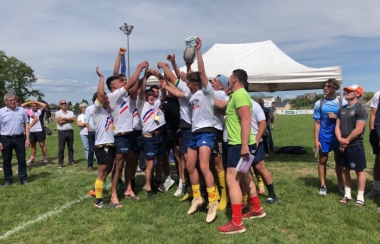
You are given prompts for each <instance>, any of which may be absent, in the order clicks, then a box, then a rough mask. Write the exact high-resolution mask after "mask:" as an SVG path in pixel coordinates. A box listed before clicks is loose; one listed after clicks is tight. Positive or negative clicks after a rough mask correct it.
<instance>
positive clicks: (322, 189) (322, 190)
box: [319, 186, 327, 197]
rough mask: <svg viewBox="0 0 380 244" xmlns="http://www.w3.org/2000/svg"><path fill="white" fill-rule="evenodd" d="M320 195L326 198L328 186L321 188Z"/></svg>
mask: <svg viewBox="0 0 380 244" xmlns="http://www.w3.org/2000/svg"><path fill="white" fill-rule="evenodd" d="M319 195H321V196H324V197H325V196H326V195H327V188H326V186H321V188H319Z"/></svg>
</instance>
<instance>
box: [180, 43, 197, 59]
mask: <svg viewBox="0 0 380 244" xmlns="http://www.w3.org/2000/svg"><path fill="white" fill-rule="evenodd" d="M195 39H197V37H196V36H191V37H188V38H186V39H185V42H186V48H185V51H184V52H183V60H185V63H186V64H191V63H193V62H194V59H195V46H196V45H197V43H196V42H195Z"/></svg>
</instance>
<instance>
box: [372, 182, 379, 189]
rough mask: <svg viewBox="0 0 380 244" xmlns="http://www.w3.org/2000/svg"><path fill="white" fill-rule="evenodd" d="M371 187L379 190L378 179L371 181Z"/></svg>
mask: <svg viewBox="0 0 380 244" xmlns="http://www.w3.org/2000/svg"><path fill="white" fill-rule="evenodd" d="M373 189H375V190H377V191H380V181H379V180H374V181H373Z"/></svg>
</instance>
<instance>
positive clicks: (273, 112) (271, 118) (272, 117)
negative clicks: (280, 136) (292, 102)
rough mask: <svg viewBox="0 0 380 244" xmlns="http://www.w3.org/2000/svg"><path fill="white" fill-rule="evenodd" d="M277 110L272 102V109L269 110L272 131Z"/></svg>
mask: <svg viewBox="0 0 380 244" xmlns="http://www.w3.org/2000/svg"><path fill="white" fill-rule="evenodd" d="M276 114H277V110H276V107H275V106H274V102H272V104H271V106H270V108H269V116H270V129H271V130H274V127H273V124H274V120H275V118H276Z"/></svg>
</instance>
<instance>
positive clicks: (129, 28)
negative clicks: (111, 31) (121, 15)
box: [119, 23, 134, 81]
mask: <svg viewBox="0 0 380 244" xmlns="http://www.w3.org/2000/svg"><path fill="white" fill-rule="evenodd" d="M133 27H134V26H133V25H127V23H124V25H123V26H121V27H120V28H119V29H120V30H121V31H122V32H124V34H126V35H127V55H128V81H129V80H130V78H131V77H130V64H129V35H130V34H131V33H132V30H133Z"/></svg>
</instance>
